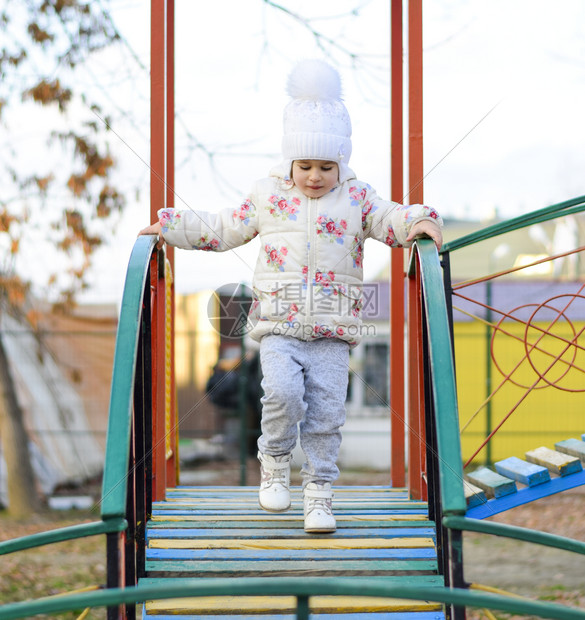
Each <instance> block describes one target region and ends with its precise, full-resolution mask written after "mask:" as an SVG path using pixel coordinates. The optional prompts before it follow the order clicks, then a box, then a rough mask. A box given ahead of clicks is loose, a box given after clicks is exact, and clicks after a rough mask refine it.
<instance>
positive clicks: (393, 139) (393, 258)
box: [390, 0, 406, 487]
mask: <svg viewBox="0 0 585 620" xmlns="http://www.w3.org/2000/svg"><path fill="white" fill-rule="evenodd" d="M390 19H391V23H390V71H391V88H392V90H391V111H390V114H391V117H390V165H391V171H390V179H391V187H390V198H391V199H392V200H393V201H395V202H400V203H401V202H402V201H403V197H404V183H403V175H404V136H403V123H404V115H403V104H402V96H403V76H402V63H403V60H402V53H403V51H402V45H403V43H402V19H403V16H402V0H391V13H390ZM390 386H391V388H392V389H391V398H390V408H391V410H390V426H391V453H390V476H391V480H392V486H394V487H403V486H405V482H406V477H405V443H404V440H405V436H404V427H405V403H404V401H405V399H404V250H399V249H396V250H392V251H391V252H390Z"/></svg>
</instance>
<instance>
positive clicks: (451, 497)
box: [410, 239, 466, 515]
mask: <svg viewBox="0 0 585 620" xmlns="http://www.w3.org/2000/svg"><path fill="white" fill-rule="evenodd" d="M415 251H416V254H417V256H418V259H419V265H420V274H421V285H422V289H423V298H424V306H425V313H426V320H427V328H428V329H427V333H428V341H429V358H430V360H429V361H430V367H431V383H432V393H433V400H434V411H435V419H436V430H437V449H438V465H439V479H440V492H441V505H442V510H443V514H446V515H449V514H453V515H462V514H465V510H466V502H465V495H464V493H463V466H462V458H461V442H460V439H459V413H458V409H457V388H456V385H455V368H454V362H453V356H452V347H451V331H450V329H449V319H448V316H447V305H446V301H445V290H444V287H443V280H442V271H441V265H440V263H439V256H438V253H437V250H436V248H435V244H434V242H433V241H431V240H430V239H419V240H417V242H416V243H415ZM413 256H414V252H413ZM410 268H411V273H412V270H413V269H414V268H415V265H414V261H411V265H410Z"/></svg>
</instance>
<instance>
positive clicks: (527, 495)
mask: <svg viewBox="0 0 585 620" xmlns="http://www.w3.org/2000/svg"><path fill="white" fill-rule="evenodd" d="M583 484H585V471H580V472H578V473H576V474H571V475H569V476H563V477H560V478H553V479H551V480H550V482H545V483H543V484H539V485H537V486H534V487H526V488H524V489H520V490H519V491H518V492H517V493H514V494H513V495H506V496H504V497H500V498H499V499H490V500H488V501H487V502H486V503H485V504H482V505H481V506H475V507H473V508H470V509H469V510H468V511H467V512H466V513H465V516H466V517H470V518H472V519H485V518H486V517H491V516H493V515H495V514H498V513H500V512H504V511H506V510H510V508H515V507H516V506H522V505H523V504H528V503H529V502H533V501H535V500H537V499H541V498H543V497H548V496H549V495H554V494H555V493H560V492H561V491H568V490H569V489H574V488H575V487H578V486H581V485H583Z"/></svg>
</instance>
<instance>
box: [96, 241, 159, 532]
mask: <svg viewBox="0 0 585 620" xmlns="http://www.w3.org/2000/svg"><path fill="white" fill-rule="evenodd" d="M156 241H157V238H156V235H149V236H142V237H138V239H136V242H135V243H134V247H133V249H132V254H131V255H130V261H129V264H128V271H127V273H126V282H125V284H124V294H123V297H122V306H121V309H120V320H119V323H118V333H117V336H116V350H115V354H114V367H113V371H112V388H111V395H110V410H109V418H108V434H107V440H106V458H105V467H104V476H103V483H102V499H101V516H102V519H103V520H107V519H113V518H123V517H124V516H125V512H126V498H127V490H126V476H127V473H128V460H129V451H130V432H131V429H130V427H131V420H132V399H133V394H134V378H135V374H136V353H137V348H138V338H139V335H140V329H139V328H140V318H141V314H142V304H143V301H144V296H145V288H146V287H147V286H148V282H147V276H148V271H149V263H150V258H151V256H152V253H153V251H154V247H155V245H156ZM148 303H150V301H148Z"/></svg>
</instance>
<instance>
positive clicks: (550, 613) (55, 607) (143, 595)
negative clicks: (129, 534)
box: [0, 577, 585, 620]
mask: <svg viewBox="0 0 585 620" xmlns="http://www.w3.org/2000/svg"><path fill="white" fill-rule="evenodd" d="M339 595H344V596H371V597H378V598H379V597H384V598H400V599H409V600H419V601H432V602H437V603H444V604H447V605H457V606H467V607H478V608H487V609H497V610H501V611H505V612H509V613H517V614H525V615H527V614H530V615H536V616H539V617H541V618H556V619H557V620H584V619H585V611H584V610H579V609H572V608H568V607H565V606H562V605H559V604H557V603H549V602H541V601H532V600H529V599H522V598H516V597H508V596H502V595H499V594H486V593H483V592H476V591H469V590H464V589H453V588H442V587H429V586H427V587H416V586H400V585H384V584H376V583H375V582H372V580H371V579H367V578H360V577H351V578H348V579H340V578H332V577H324V578H314V579H306V578H302V577H296V578H295V577H247V578H242V579H238V580H237V581H234V580H233V579H229V578H217V579H207V580H201V579H186V580H184V581H182V582H181V583H169V584H153V585H148V586H136V587H132V588H125V589H110V590H101V591H96V592H85V593H82V594H71V595H64V596H58V597H49V598H43V599H39V600H36V601H32V602H24V603H12V604H9V605H4V606H3V607H0V620H14V619H16V618H26V617H30V616H34V615H37V614H41V613H50V614H55V613H60V612H65V611H70V610H73V609H85V608H88V607H104V606H114V605H119V604H124V603H126V604H131V603H143V602H144V601H147V600H148V601H152V600H163V599H170V598H181V597H187V596H271V597H274V596H295V597H297V619H298V620H304V619H308V617H309V616H308V608H309V605H308V597H310V596H339Z"/></svg>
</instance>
